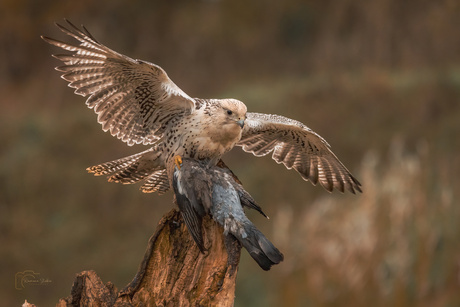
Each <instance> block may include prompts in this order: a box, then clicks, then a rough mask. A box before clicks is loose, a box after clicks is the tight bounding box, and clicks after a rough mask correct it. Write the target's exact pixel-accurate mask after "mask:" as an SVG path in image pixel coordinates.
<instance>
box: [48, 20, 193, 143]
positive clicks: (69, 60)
mask: <svg viewBox="0 0 460 307" xmlns="http://www.w3.org/2000/svg"><path fill="white" fill-rule="evenodd" d="M66 21H67V20H66ZM67 23H68V27H69V29H68V28H66V27H64V26H61V25H59V24H57V26H58V27H59V29H61V30H62V31H63V32H64V33H66V34H67V35H69V36H71V37H73V38H75V39H76V40H78V41H79V44H78V45H77V44H76V45H72V44H69V43H65V42H61V41H58V40H55V39H52V38H48V37H43V36H42V38H43V40H45V41H46V42H48V43H50V44H52V45H54V46H57V47H60V48H62V49H64V50H67V51H70V52H72V53H71V54H63V55H54V57H55V58H57V59H59V60H61V61H62V62H64V65H63V66H59V67H57V68H56V69H57V70H58V71H61V72H63V73H64V74H63V75H62V78H63V79H64V80H66V81H68V82H69V86H70V87H73V88H75V93H76V94H79V95H82V96H85V97H88V99H87V100H86V104H87V106H88V107H89V108H91V109H94V111H95V112H96V113H97V114H98V122H99V123H101V124H102V129H103V130H104V131H108V130H110V133H111V134H112V135H113V136H116V137H118V138H119V139H121V140H123V141H124V142H126V143H128V145H134V144H140V143H143V144H145V145H147V144H153V143H154V142H155V141H157V140H158V139H159V138H161V136H162V134H163V132H164V128H165V124H166V123H167V122H168V121H169V120H170V119H171V118H173V117H175V116H181V115H183V114H185V113H190V112H192V111H193V110H194V108H195V101H194V99H193V98H191V97H189V96H188V95H187V94H186V93H184V92H183V91H182V90H181V89H180V88H179V87H177V85H175V84H174V83H173V82H172V81H171V79H169V77H168V75H167V74H166V72H165V71H164V70H163V69H162V68H161V67H159V66H157V65H155V64H151V63H148V62H144V61H141V60H134V59H131V58H129V57H127V56H124V55H122V54H120V53H117V52H115V51H113V50H111V49H109V48H107V47H106V46H104V45H102V44H100V43H99V42H98V41H97V40H96V39H95V38H94V37H93V36H92V35H91V34H90V33H89V32H88V30H86V28H84V27H83V30H80V29H79V28H77V27H76V26H74V25H73V24H72V23H70V22H69V21H67Z"/></svg>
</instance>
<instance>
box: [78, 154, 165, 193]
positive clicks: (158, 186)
mask: <svg viewBox="0 0 460 307" xmlns="http://www.w3.org/2000/svg"><path fill="white" fill-rule="evenodd" d="M160 157H161V151H158V150H156V147H152V148H150V149H148V150H146V151H143V152H140V153H137V154H134V155H131V156H128V157H124V158H121V159H117V160H113V161H110V162H105V163H102V164H99V165H95V166H91V167H88V168H87V169H86V170H87V171H88V173H91V174H94V175H95V176H103V175H108V181H109V182H115V183H122V184H133V183H137V182H139V181H143V180H145V181H144V184H143V185H142V186H141V190H142V192H144V193H152V192H158V193H159V194H163V193H165V192H166V191H168V190H169V181H168V175H167V173H166V169H165V168H164V165H163V163H161V161H160Z"/></svg>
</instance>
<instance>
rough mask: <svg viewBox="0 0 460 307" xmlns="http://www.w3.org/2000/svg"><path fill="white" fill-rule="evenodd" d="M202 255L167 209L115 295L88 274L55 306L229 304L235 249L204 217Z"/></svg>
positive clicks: (232, 292)
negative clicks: (128, 279)
mask: <svg viewBox="0 0 460 307" xmlns="http://www.w3.org/2000/svg"><path fill="white" fill-rule="evenodd" d="M203 231H204V239H205V246H206V248H207V249H208V251H207V252H206V254H203V253H201V252H200V251H199V249H198V247H197V245H196V244H195V242H194V241H193V240H192V238H191V236H190V234H189V233H188V230H187V228H186V226H185V224H184V222H183V219H182V217H181V214H180V213H179V212H178V211H177V210H175V209H173V210H171V211H170V212H169V213H167V214H166V215H165V216H164V217H163V218H162V219H161V220H160V223H159V225H158V227H157V230H156V232H155V233H154V234H153V235H152V237H151V238H150V240H149V242H148V245H147V250H146V252H145V255H144V259H143V261H142V263H141V264H140V266H139V270H138V272H137V274H136V276H135V277H134V279H133V281H132V282H131V283H130V284H128V285H127V286H126V287H125V288H124V289H123V290H121V291H120V292H118V291H117V289H116V288H115V286H114V285H113V284H112V283H110V282H109V283H107V284H104V283H103V282H102V281H101V279H100V278H99V277H98V276H97V274H96V273H95V272H94V271H84V272H81V273H80V274H78V275H77V277H76V279H75V281H74V285H73V287H72V291H71V295H70V296H69V297H67V298H65V299H61V300H60V301H59V303H58V304H57V306H60V307H62V306H233V302H234V299H235V285H236V275H237V269H238V263H239V260H240V253H241V246H240V244H239V243H238V241H236V240H235V239H234V238H233V237H232V236H224V235H223V229H222V228H221V227H220V226H219V225H217V223H216V222H214V221H213V220H212V218H210V217H209V216H206V217H205V218H204V219H203Z"/></svg>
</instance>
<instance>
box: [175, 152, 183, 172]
mask: <svg viewBox="0 0 460 307" xmlns="http://www.w3.org/2000/svg"><path fill="white" fill-rule="evenodd" d="M174 163H175V164H176V166H177V168H178V169H180V166H181V165H182V157H181V156H179V155H177V156H175V157H174Z"/></svg>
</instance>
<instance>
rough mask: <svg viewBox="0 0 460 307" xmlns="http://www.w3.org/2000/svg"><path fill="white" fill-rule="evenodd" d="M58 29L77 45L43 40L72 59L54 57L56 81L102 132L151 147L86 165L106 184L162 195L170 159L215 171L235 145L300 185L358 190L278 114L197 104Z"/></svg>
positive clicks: (138, 65)
mask: <svg viewBox="0 0 460 307" xmlns="http://www.w3.org/2000/svg"><path fill="white" fill-rule="evenodd" d="M67 24H68V26H67V27H64V26H61V25H59V24H57V26H58V27H59V29H61V30H62V31H63V32H64V33H65V34H67V35H69V36H71V37H73V38H74V39H76V40H77V41H78V43H76V44H71V43H66V42H62V41H59V40H55V39H52V38H49V37H43V36H42V38H43V39H44V40H45V41H46V42H48V43H50V44H52V45H54V46H57V47H60V48H62V49H64V50H66V51H69V52H70V53H67V54H56V55H54V57H55V58H57V59H59V60H61V61H62V62H64V65H62V66H59V67H57V68H56V69H57V70H58V71H61V72H63V74H62V78H63V79H64V80H66V81H68V82H69V86H70V87H72V88H75V93H76V94H79V95H82V96H84V97H87V100H86V105H87V106H88V107H89V108H91V109H93V110H94V111H95V112H96V113H97V115H98V117H97V120H98V122H99V123H100V124H101V125H102V129H103V130H104V131H110V133H111V134H112V135H113V136H116V137H117V138H119V139H121V140H122V141H124V142H126V143H127V144H128V145H133V144H144V145H150V146H151V147H150V148H149V149H147V150H146V151H143V152H141V153H138V154H135V155H132V156H129V157H125V158H121V159H118V160H114V161H111V162H107V163H103V164H100V165H96V166H93V167H89V168H88V171H89V172H90V173H94V174H95V175H109V181H111V182H120V183H136V182H139V181H144V183H143V185H142V187H141V189H142V191H144V192H159V193H163V192H165V191H167V190H168V189H169V188H170V186H169V179H168V174H167V171H166V165H167V164H168V163H169V162H170V161H172V160H171V159H173V157H174V156H176V155H180V156H182V157H183V158H193V159H198V160H206V161H208V163H209V164H210V165H215V164H216V163H217V162H218V161H219V160H220V158H221V157H222V155H223V154H225V153H226V152H228V151H230V150H231V149H232V148H233V147H234V146H235V145H236V146H240V147H242V149H243V150H244V151H246V152H250V153H252V154H254V155H255V156H265V155H267V154H269V153H272V158H273V159H274V160H275V161H276V162H278V163H283V164H284V165H285V166H286V167H287V168H288V169H291V168H293V169H295V170H296V171H297V172H298V173H299V174H300V176H301V177H302V178H303V179H304V180H308V181H310V182H311V183H313V184H314V185H316V184H317V183H318V182H319V183H320V184H321V185H322V186H323V187H324V188H325V189H326V190H327V191H330V192H332V190H333V189H334V188H335V189H337V190H339V191H341V192H344V191H345V190H348V191H350V192H352V193H355V192H356V191H358V192H361V184H360V183H359V182H358V180H357V179H356V178H355V177H353V175H351V173H350V172H349V171H348V170H347V168H346V167H345V166H344V165H343V164H342V162H340V160H339V159H338V158H337V157H336V155H335V154H334V153H333V152H332V151H331V149H330V146H329V144H328V143H327V142H326V140H324V139H323V138H322V137H321V136H320V135H318V134H317V133H315V132H314V131H312V130H311V129H310V128H308V127H307V126H305V125H304V124H302V123H300V122H298V121H295V120H292V119H288V118H286V117H283V116H279V115H269V114H261V113H251V112H247V108H246V106H245V104H244V103H242V102H241V101H239V100H236V99H199V98H192V97H190V96H189V95H187V94H186V93H185V92H183V91H182V90H181V89H180V88H179V87H178V86H177V85H176V84H174V83H173V82H172V81H171V79H170V78H169V77H168V75H167V74H166V72H165V71H164V70H163V69H162V68H161V67H159V66H157V65H155V64H152V63H149V62H146V61H142V60H134V59H132V58H129V57H127V56H125V55H122V54H120V53H117V52H115V51H113V50H111V49H109V48H108V47H106V46H104V45H103V44H101V43H99V42H98V41H97V40H96V39H95V38H94V37H93V36H92V35H91V34H90V33H89V31H88V30H87V29H86V28H85V27H84V26H82V28H81V29H80V28H78V27H76V26H74V25H73V24H72V23H70V22H68V21H67Z"/></svg>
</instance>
